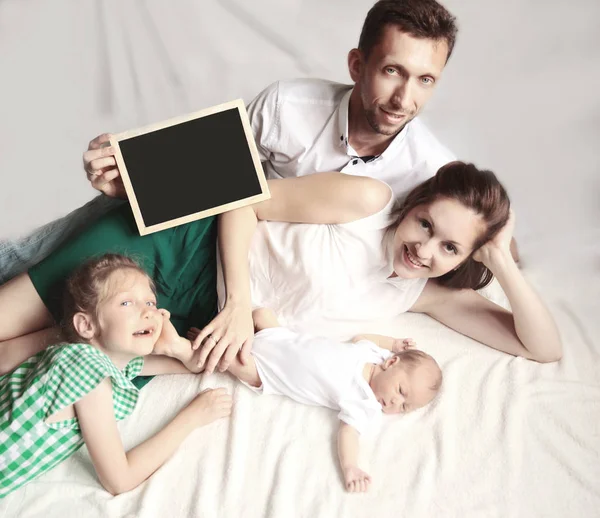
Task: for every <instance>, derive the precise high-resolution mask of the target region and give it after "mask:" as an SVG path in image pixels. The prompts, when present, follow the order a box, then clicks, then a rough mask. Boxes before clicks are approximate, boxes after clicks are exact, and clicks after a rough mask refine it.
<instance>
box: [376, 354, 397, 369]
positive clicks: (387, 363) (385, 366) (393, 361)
mask: <svg viewBox="0 0 600 518" xmlns="http://www.w3.org/2000/svg"><path fill="white" fill-rule="evenodd" d="M399 361H400V358H398V355H397V354H392V356H390V357H389V358H388V359H387V360H385V361H384V362H383V365H382V366H381V368H382V369H383V370H386V369H388V368H389V367H391V366H392V365H395V364H396V363H398V362H399Z"/></svg>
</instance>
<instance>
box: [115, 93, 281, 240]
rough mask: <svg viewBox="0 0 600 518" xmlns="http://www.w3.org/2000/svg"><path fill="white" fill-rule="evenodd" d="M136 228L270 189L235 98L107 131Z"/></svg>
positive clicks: (249, 199) (245, 200)
mask: <svg viewBox="0 0 600 518" xmlns="http://www.w3.org/2000/svg"><path fill="white" fill-rule="evenodd" d="M111 145H112V146H113V147H114V148H115V158H116V161H117V165H118V167H119V171H120V173H121V176H122V178H123V184H124V186H125V191H126V192H127V196H128V198H129V202H130V204H131V207H132V210H133V214H134V216H135V220H136V223H137V226H138V230H139V233H140V235H146V234H150V233H152V232H157V231H159V230H164V229H166V228H171V227H174V226H177V225H182V224H184V223H189V222H190V221H195V220H197V219H201V218H205V217H208V216H212V215H214V214H220V213H221V212H225V211H227V210H232V209H235V208H238V207H243V206H244V205H250V204H252V203H256V202H259V201H262V200H266V199H268V198H269V197H270V194H269V189H268V187H267V182H266V180H265V175H264V172H263V170H262V166H261V163H260V158H259V155H258V151H257V149H256V144H255V142H254V138H253V136H252V129H251V127H250V122H249V120H248V114H247V113H246V108H245V107H244V103H243V101H242V100H241V99H238V100H236V101H232V102H229V103H226V104H221V105H218V106H213V107H211V108H207V109H205V110H201V111H198V112H195V113H192V114H189V115H185V116H182V117H177V118H174V119H170V120H167V121H163V122H160V123H157V124H153V125H151V126H147V127H144V128H139V129H136V130H131V131H126V132H124V133H120V134H117V135H114V136H113V137H112V139H111Z"/></svg>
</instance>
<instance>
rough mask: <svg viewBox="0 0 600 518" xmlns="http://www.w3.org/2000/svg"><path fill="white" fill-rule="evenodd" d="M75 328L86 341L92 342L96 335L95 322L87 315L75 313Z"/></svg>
mask: <svg viewBox="0 0 600 518" xmlns="http://www.w3.org/2000/svg"><path fill="white" fill-rule="evenodd" d="M73 327H74V328H75V331H77V334H78V335H79V336H81V337H82V338H85V339H86V340H91V339H92V338H94V335H95V334H96V326H95V325H94V321H93V320H92V318H91V317H90V315H88V314H87V313H82V312H79V313H75V315H73Z"/></svg>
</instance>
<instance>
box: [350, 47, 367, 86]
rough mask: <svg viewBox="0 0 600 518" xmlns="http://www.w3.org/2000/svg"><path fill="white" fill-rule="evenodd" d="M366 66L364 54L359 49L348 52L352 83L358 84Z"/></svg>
mask: <svg viewBox="0 0 600 518" xmlns="http://www.w3.org/2000/svg"><path fill="white" fill-rule="evenodd" d="M363 66H364V62H363V55H362V52H361V51H360V50H358V49H352V50H351V51H350V52H348V72H350V77H351V78H352V81H354V82H355V83H358V81H359V79H360V76H361V72H362V69H363Z"/></svg>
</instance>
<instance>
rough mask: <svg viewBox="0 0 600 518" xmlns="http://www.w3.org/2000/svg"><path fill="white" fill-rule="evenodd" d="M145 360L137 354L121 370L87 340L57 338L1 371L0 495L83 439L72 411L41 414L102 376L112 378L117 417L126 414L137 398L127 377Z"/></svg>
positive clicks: (69, 401)
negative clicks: (58, 416) (55, 418)
mask: <svg viewBox="0 0 600 518" xmlns="http://www.w3.org/2000/svg"><path fill="white" fill-rule="evenodd" d="M143 365H144V359H143V358H141V357H138V358H134V359H133V360H131V361H130V362H129V363H128V364H127V366H126V367H125V368H124V369H123V371H119V369H118V368H117V367H116V366H115V365H114V364H113V363H112V361H111V360H110V358H109V357H108V356H106V354H104V353H103V352H101V351H99V350H98V349H96V348H94V347H92V346H91V345H89V344H61V345H54V346H51V347H48V348H47V349H46V350H44V351H42V352H40V353H38V354H36V355H35V356H32V357H31V358H29V359H28V360H27V361H26V362H25V363H23V364H21V365H20V366H19V367H18V368H17V369H16V370H14V371H12V372H11V373H9V374H6V375H4V376H0V498H3V497H5V496H6V495H7V494H9V493H10V492H11V491H14V490H15V489H17V488H19V487H21V486H22V485H24V484H26V483H27V482H29V481H30V480H32V479H34V478H36V477H38V476H39V475H41V474H42V473H45V472H46V471H48V470H50V469H52V468H53V467H54V466H56V465H57V464H59V463H60V462H62V461H63V460H65V459H66V458H68V457H69V456H70V455H71V454H72V453H74V452H75V451H77V450H78V449H79V448H80V447H81V445H82V444H83V438H82V436H81V429H80V428H79V422H78V421H77V417H73V418H70V419H65V420H63V421H59V422H55V423H51V424H49V423H46V419H48V417H50V416H51V415H53V414H55V413H56V412H58V411H59V410H61V409H63V408H66V407H68V406H69V405H72V404H73V403H75V402H77V401H79V400H80V399H81V398H83V397H84V396H85V395H87V394H89V393H90V392H91V391H92V390H93V389H95V388H96V387H97V386H98V385H99V384H100V382H101V381H102V380H104V379H105V378H107V377H110V378H112V390H113V408H114V412H115V417H116V419H117V420H121V419H123V418H125V417H127V416H128V415H129V414H131V412H132V411H133V409H134V408H135V404H136V402H137V398H138V389H137V388H136V387H135V386H134V385H133V384H132V383H131V381H130V380H131V379H132V378H134V377H135V376H137V375H138V374H139V373H140V371H141V370H142V367H143Z"/></svg>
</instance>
